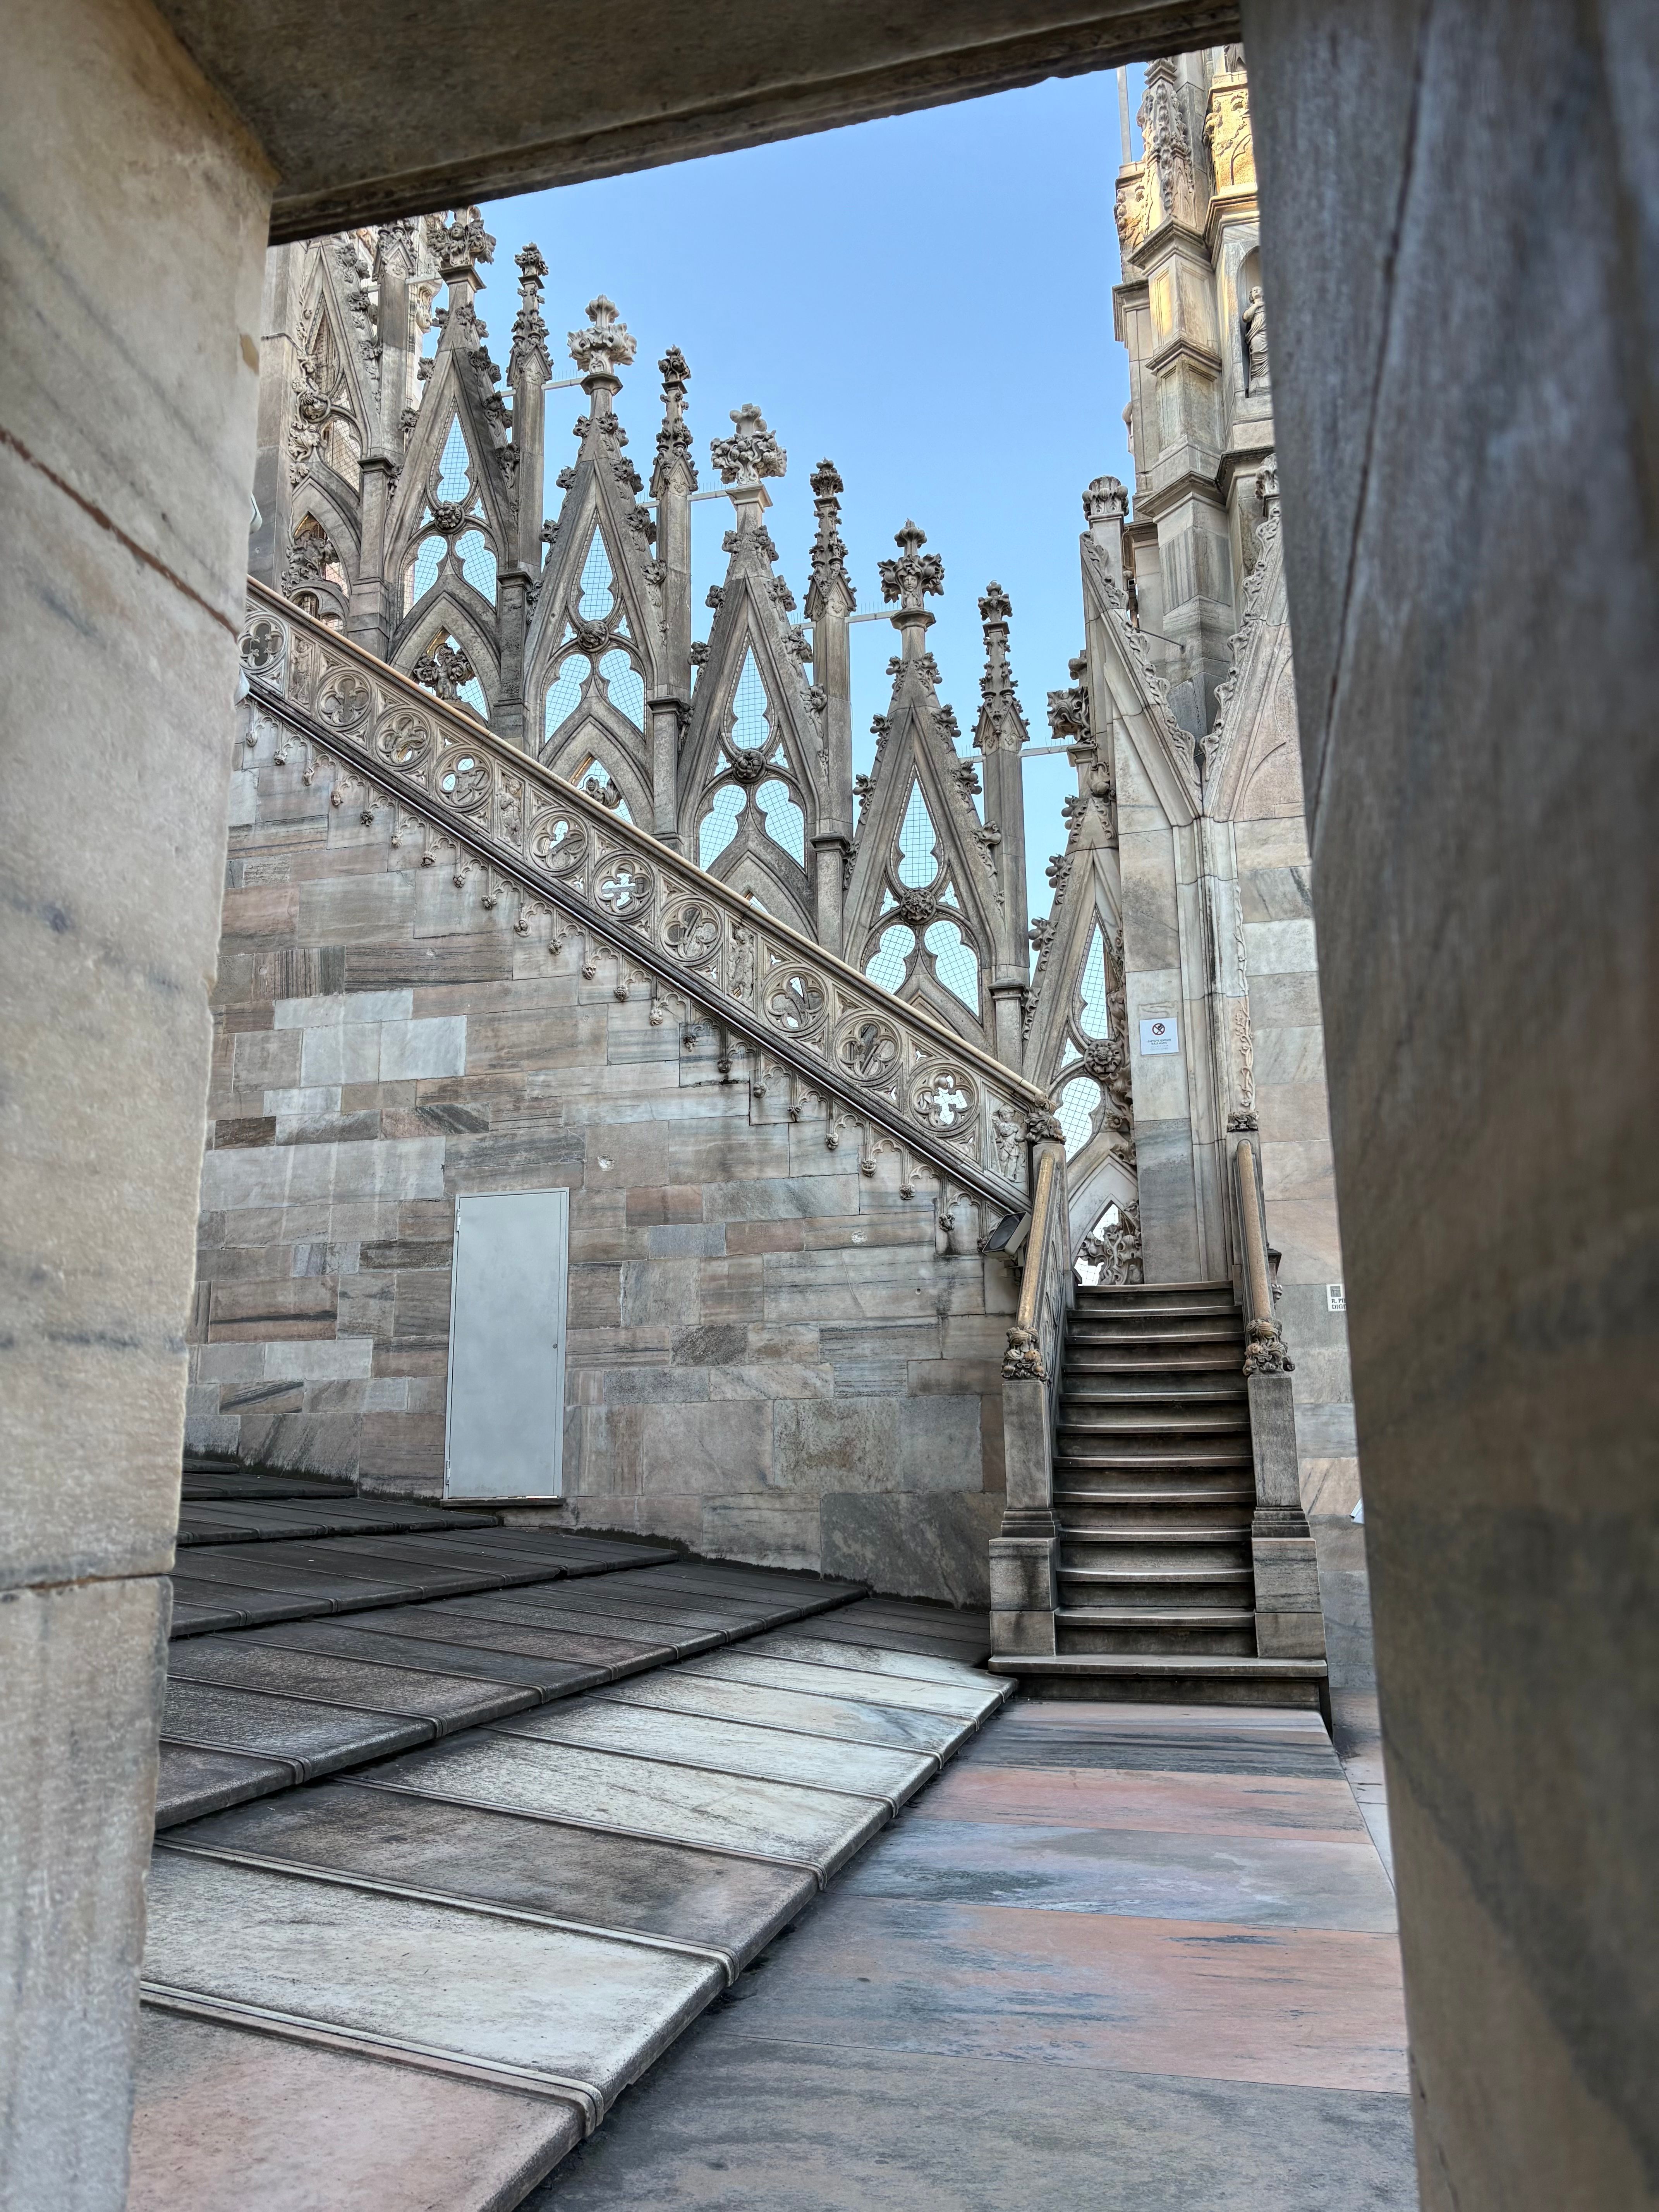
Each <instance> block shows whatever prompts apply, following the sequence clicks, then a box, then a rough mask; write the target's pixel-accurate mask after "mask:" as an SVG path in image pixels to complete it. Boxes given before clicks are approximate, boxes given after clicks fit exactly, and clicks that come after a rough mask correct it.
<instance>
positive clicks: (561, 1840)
mask: <svg viewBox="0 0 1659 2212" xmlns="http://www.w3.org/2000/svg"><path fill="white" fill-rule="evenodd" d="M188 1840H189V1841H190V1842H191V1843H195V1844H208V1845H211V1846H213V1847H214V1848H216V1849H218V1850H234V1851H239V1852H243V1853H249V1854H252V1855H253V1856H255V1857H264V1858H273V1859H282V1860H285V1861H288V1862H289V1863H292V1864H297V1865H301V1866H312V1867H317V1868H320V1869H326V1870H329V1871H332V1872H335V1873H346V1874H360V1875H368V1876H370V1877H372V1878H374V1879H375V1880H377V1881H392V1882H401V1883H404V1884H405V1885H406V1886H408V1887H410V1888H414V1889H420V1890H426V1891H431V1892H440V1893H443V1894H445V1895H447V1896H451V1897H461V1898H474V1899H480V1900H482V1901H483V1902H485V1903H489V1904H496V1905H513V1906H516V1907H518V1908H519V1909H520V1910H522V1911H530V1912H541V1913H545V1914H547V1915H549V1916H550V1917H553V1918H555V1919H560V1920H566V1921H574V1922H577V1923H581V1924H583V1925H585V1926H586V1927H590V1928H600V1929H626V1930H630V1931H632V1932H633V1933H635V1934H636V1935H647V1936H663V1937H665V1938H668V1939H670V1940H672V1941H674V1942H682V1943H690V1944H700V1945H703V1946H705V1947H710V1948H714V1949H717V1950H719V1951H720V1953H721V1954H723V1955H725V1956H726V1958H728V1959H729V1960H732V1962H733V1965H734V1966H744V1965H746V1964H747V1963H748V1961H749V1960H750V1959H751V1958H753V1957H754V1955H755V1954H756V1953H757V1951H759V1950H761V1949H762V1948H763V1946H764V1945H765V1944H766V1943H767V1942H769V1940H770V1939H771V1938H772V1937H773V1936H775V1935H776V1934H777V1933H778V1931H779V1930H780V1929H781V1928H784V1927H787V1924H788V1923H789V1922H790V1921H792V1920H793V1919H794V1918H795V1917H796V1916H797V1915H798V1914H799V1913H800V1912H801V1911H803V1910H804V1909H805V1906H806V1905H809V1904H810V1903H811V1901H812V1899H814V1898H816V1897H817V1881H816V1879H815V1878H814V1876H813V1875H811V1874H809V1873H807V1872H805V1870H804V1869H799V1868H790V1867H779V1866H768V1865H765V1864H763V1863H761V1862H760V1861H758V1860H756V1859H749V1858H742V1857H737V1856H736V1855H734V1854H733V1853H732V1852H729V1851H720V1850H712V1849H709V1850H696V1849H693V1848H692V1847H690V1845H687V1844H666V1843H661V1842H657V1841H653V1840H651V1839H649V1838H643V1837H637V1836H617V1835H611V1834H608V1833H606V1832H605V1831H604V1830H601V1829H595V1828H585V1827H580V1826H571V1825H563V1826H561V1825H559V1824H557V1823H555V1822H553V1821H550V1820H524V1819H521V1818H520V1817H519V1816H517V1815H516V1814H511V1813H499V1812H485V1811H483V1810H482V1809H480V1808H476V1807H471V1806H465V1805H451V1804H445V1803H441V1802H437V1801H435V1800H431V1799H426V1798H420V1797H411V1796H408V1795H406V1794H405V1793H404V1792H402V1791H392V1790H378V1789H375V1788H374V1786H373V1785H372V1784H364V1783H362V1782H359V1781H343V1782H328V1783H323V1784H319V1785H318V1786H317V1787H316V1788H315V1789H313V1790H295V1791H290V1792H289V1793H288V1794H287V1795H286V1796H282V1797H276V1798H269V1799H267V1800H265V1801H264V1802H263V1803H260V1804H256V1805H248V1806H246V1807H244V1808H242V1809H241V1810H240V1811H239V1812H237V1813H234V1814H230V1815H228V1816H226V1817H222V1818H220V1819H216V1820H202V1821H199V1822H197V1824H196V1825H195V1826H193V1827H192V1828H191V1832H190V1835H189V1838H188Z"/></svg>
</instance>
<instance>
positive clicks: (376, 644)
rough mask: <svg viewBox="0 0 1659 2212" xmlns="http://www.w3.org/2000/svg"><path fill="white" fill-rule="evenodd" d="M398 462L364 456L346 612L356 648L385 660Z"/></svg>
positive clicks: (380, 455)
mask: <svg viewBox="0 0 1659 2212" xmlns="http://www.w3.org/2000/svg"><path fill="white" fill-rule="evenodd" d="M396 481H397V463H396V462H395V461H394V460H393V459H392V457H391V455H390V454H389V453H372V454H365V455H364V457H363V465H362V470H361V471H360V474H359V482H360V483H361V486H362V489H361V492H360V494H359V498H360V501H361V505H360V508H359V512H360V513H361V515H362V527H361V535H360V538H359V547H360V550H359V552H358V556H357V575H356V581H355V582H354V583H353V585H352V587H351V602H350V605H349V608H348V609H347V612H346V635H347V636H348V637H349V638H350V640H351V641H352V643H353V644H354V645H360V646H362V648H363V651H364V652H365V653H373V654H374V657H375V659H377V660H384V659H386V653H387V652H388V651H389V649H390V647H391V643H392V623H391V619H390V613H391V611H390V609H389V608H388V607H387V605H386V521H387V518H388V515H389V513H390V510H391V506H392V485H393V484H394V483H395V482H396Z"/></svg>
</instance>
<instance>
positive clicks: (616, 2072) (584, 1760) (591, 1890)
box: [127, 1565, 1014, 2212]
mask: <svg viewBox="0 0 1659 2212" xmlns="http://www.w3.org/2000/svg"><path fill="white" fill-rule="evenodd" d="M651 1572H652V1573H654V1574H656V1575H657V1576H658V1579H659V1581H660V1580H661V1578H662V1576H661V1571H656V1570H653V1571H651ZM680 1580H681V1583H683V1584H684V1585H685V1586H688V1587H689V1586H690V1585H691V1584H692V1583H696V1581H697V1577H696V1573H695V1571H693V1570H691V1569H690V1567H689V1565H688V1566H686V1567H684V1568H683V1569H682V1571H681V1573H680ZM782 1585H787V1592H789V1593H793V1595H794V1597H795V1599H796V1600H797V1604H798V1609H799V1610H800V1611H801V1612H802V1613H803V1614H804V1616H805V1617H804V1618H803V1620H800V1621H799V1622H798V1623H797V1625H796V1626H795V1627H793V1628H792V1629H791V1630H790V1631H789V1632H788V1633H787V1634H782V1635H779V1634H771V1633H767V1634H761V1635H758V1636H752V1637H751V1640H749V1641H746V1642H745V1643H744V1644H742V1646H741V1648H740V1649H732V1650H722V1651H720V1652H718V1653H714V1654H711V1655H709V1656H707V1657H701V1658H695V1659H692V1660H690V1661H688V1662H684V1663H683V1664H681V1665H679V1666H676V1667H672V1668H660V1669H657V1670H654V1671H653V1672H650V1673H647V1674H635V1675H633V1676H632V1677H630V1678H629V1679H628V1680H625V1681H623V1682H617V1683H611V1684H607V1685H605V1686H602V1687H599V1686H596V1687H593V1688H591V1689H589V1690H587V1691H586V1692H585V1693H583V1694H580V1695H576V1696H570V1695H565V1696H563V1697H562V1698H561V1699H559V1700H558V1701H557V1702H555V1703H544V1704H541V1705H538V1706H535V1707H533V1708H532V1707H529V1706H526V1707H524V1708H522V1709H520V1711H516V1712H513V1713H510V1714H506V1715H501V1716H498V1717H495V1719H493V1720H492V1721H491V1722H489V1723H488V1724H487V1725H473V1726H471V1727H468V1728H466V1729H465V1730H463V1731H462V1732H459V1733H455V1734H452V1735H449V1736H447V1739H446V1740H445V1741H442V1742H441V1743H434V1744H431V1745H429V1746H428V1747H423V1748H418V1749H414V1750H411V1751H410V1752H407V1753H403V1754H401V1755H398V1756H394V1757H392V1759H389V1760H388V1761H386V1763H384V1764H381V1765H377V1766H376V1767H375V1768H374V1769H373V1770H372V1771H370V1772H368V1773H365V1774H363V1775H362V1776H361V1777H357V1778H351V1779H343V1778H335V1779H329V1780H323V1781H319V1782H314V1783H313V1784H311V1786H309V1787H307V1788H306V1789H303V1790H292V1789H291V1790H286V1791H285V1792H283V1794H282V1795H280V1796H270V1797H267V1798H265V1799H264V1801H263V1802H258V1803H247V1804H243V1805H241V1806H240V1807H238V1808H236V1809H234V1810H232V1811H226V1812H222V1813H219V1814H213V1815H210V1816H208V1817H204V1818H202V1819H198V1820H194V1821H192V1822H191V1823H190V1824H189V1825H188V1826H184V1827H178V1828H173V1829H172V1830H170V1831H169V1832H167V1834H166V1835H164V1836H163V1837H161V1838H159V1839H158V1846H157V1850H156V1854H155V1862H154V1864H153V1866H152V1869H151V1875H150V1881H149V1900H148V1904H149V1911H148V1923H149V1928H148V1942H147V1948H146V1954H145V1960H144V1968H143V1986H142V1998H143V2033H142V2038H141V2047H140V2064H139V2085H138V2095H137V2114H136V2117H135V2122H134V2128H133V2137H132V2145H133V2148H132V2179H131V2191H130V2194H129V2196H128V2198H127V2203H128V2207H129V2212H220V2208H222V2207H225V2206H228V2205H232V2204H235V2205H243V2204H254V2203H258V2205H260V2206H261V2207H264V2208H268V2212H298V2208H300V2207H301V2206H303V2207H307V2208H312V2207H317V2206H321V2205H325V2204H327V2205H334V2204H340V2205H345V2204H384V2205H391V2204H394V2203H395V2204H404V2203H408V2204H415V2203H420V2204H431V2205H437V2204H440V2203H441V2204H442V2205H443V2207H444V2208H445V2212H502V2208H505V2207H507V2206H510V2205H512V2204H514V2203H519V2202H520V2200H521V2199H522V2197H524V2196H525V2195H526V2192H527V2191H529V2190H530V2189H531V2188H532V2187H533V2186H534V2185H536V2184H537V2183H538V2180H539V2179H541V2177H542V2176H543V2175H544V2174H545V2173H546V2172H549V2171H550V2169H551V2168H552V2167H553V2166H555V2165H556V2163H557V2161H558V2160H559V2159H561V2158H562V2156H563V2155H564V2154H566V2153H567V2152H568V2151H569V2150H571V2149H573V2148H575V2146H576V2145H577V2144H578V2143H579V2142H581V2140H582V2139H583V2138H584V2136H586V2135H588V2134H591V2133H592V2130H593V2129H594V2128H595V2127H596V2126H597V2125H598V2124H599V2123H600V2122H601V2120H602V2119H603V2118H604V2116H605V2112H607V2111H608V2110H609V2108H610V2106H611V2104H612V2103H613V2102H614V2100H615V2099H616V2098H617V2096H618V2095H619V2094H620V2093H621V2092H622V2090H623V2088H625V2087H627V2086H628V2085H629V2083H630V2082H632V2081H636V2080H637V2079H638V2078H639V2077H640V2075H641V2074H642V2073H644V2072H645V2071H646V2070H647V2068H648V2067H649V2066H651V2065H652V2064H653V2063H654V2061H655V2060H656V2059H657V2058H658V2057H660V2056H661V2054H662V2053H663V2052H664V2051H666V2050H667V2049H668V2048H669V2047H670V2046H671V2045H672V2043H673V2042H674V2040H675V2039H676V2038H677V2037H678V2035H679V2034H680V2033H682V2032H683V2031H684V2029H685V2027H688V2026H689V2025H690V2022H691V2021H693V2020H695V2019H696V2016H697V2015H698V2014H699V2013H700V2012H702V2009H703V2008H704V2007H705V2006H707V2005H708V2003H709V2002H711V2001H712V2000H713V1999H714V1998H715V1997H717V1996H720V1995H721V1994H722V1993H723V1992H724V1991H725V1990H726V1989H727V1988H729V1987H730V1986H731V1984H732V1983H733V1982H734V1981H735V1980H736V1979H737V1978H738V1975H739V1974H740V1973H741V1972H743V1970H744V1968H745V1967H746V1966H748V1965H749V1963H750V1961H751V1960H753V1959H755V1958H756V1957H757V1954H759V1953H760V1952H761V1951H762V1950H763V1948H764V1946H765V1945H766V1944H767V1943H768V1942H770V1941H771V1940H772V1939H773V1937H775V1936H777V1935H778V1934H779V1933H781V1931H782V1929H785V1928H787V1926H788V1925H789V1924H790V1923H792V1922H793V1920H795V1919H796V1918H797V1917H799V1915H800V1913H801V1912H802V1911H805V1909H806V1908H807V1907H808V1906H809V1905H811V1902H812V1900H813V1899H814V1898H815V1897H816V1896H817V1894H818V1893H819V1892H820V1890H821V1889H822V1888H823V1887H824V1885H825V1884H826V1883H827V1882H828V1881H829V1880H830V1879H832V1878H833V1876H834V1875H836V1873H837V1872H838V1871H839V1869H841V1868H842V1867H843V1866H845V1865H846V1864H847V1863H848V1861H849V1860H850V1859H851V1858H852V1857H854V1855H855V1854H856V1853H857V1852H858V1851H859V1850H860V1849H862V1847H863V1846H864V1844H866V1842H867V1841H868V1840H870V1838H872V1837H873V1836H874V1835H875V1834H877V1833H878V1832H879V1831H880V1830H881V1829H882V1828H883V1827H884V1826H885V1825H886V1823H887V1822H888V1821H889V1820H891V1818H892V1817H893V1814H894V1811H895V1810H896V1808H897V1807H898V1806H899V1805H902V1804H903V1803H904V1802H907V1801H908V1798H909V1797H910V1796H913V1795H914V1793H915V1790H918V1789H920V1788H921V1786H922V1785H923V1784H925V1783H926V1782H927V1781H928V1780H929V1779H930V1778H932V1777H933V1775H935V1774H937V1773H938V1772H939V1770H940V1767H941V1766H942V1765H943V1764H944V1763H945V1761H946V1760H948V1759H951V1757H952V1756H953V1755H954V1754H955V1753H956V1751H957V1748H958V1747H960V1746H961V1745H962V1744H963V1742H965V1741H968V1740H969V1739H970V1738H971V1737H972V1735H974V1734H975V1731H976V1730H977V1729H978V1728H979V1727H980V1725H981V1723H983V1722H984V1721H985V1720H986V1719H987V1718H988V1717H990V1715H991V1714H993V1713H994V1712H995V1711H998V1710H999V1709H1000V1706H1001V1705H1003V1704H1004V1702H1005V1701H1006V1699H1009V1698H1010V1697H1011V1696H1012V1694H1013V1690H1014V1685H1013V1684H1012V1682H1006V1681H1000V1680H995V1679H994V1678H992V1677H990V1676H987V1674H983V1673H981V1671H980V1670H979V1669H978V1668H975V1667H974V1666H971V1665H969V1664H968V1663H967V1662H965V1661H964V1660H963V1658H961V1657H957V1656H938V1655H936V1654H930V1653H924V1652H918V1651H913V1650H910V1649H908V1644H909V1643H910V1642H914V1641H920V1640H931V1641H932V1642H933V1643H935V1644H939V1645H943V1646H945V1647H947V1650H979V1649H982V1648H983V1647H984V1644H985V1642H986V1620H985V1616H984V1615H983V1614H979V1615H975V1616H967V1615H954V1616H953V1615H951V1614H949V1613H947V1612H945V1611H944V1610H943V1609H941V1608H939V1607H903V1606H899V1605H896V1604H893V1603H890V1602H889V1601H881V1602H879V1603H874V1602H872V1603H868V1604H866V1603H865V1602H864V1601H860V1599H859V1598H858V1596H857V1593H856V1589H855V1587H853V1588H849V1586H848V1585H833V1584H825V1583H817V1582H816V1581H815V1580H814V1579H813V1578H809V1577H766V1576H762V1575H760V1574H758V1572H757V1577H756V1579H755V1582H754V1583H753V1584H752V1585H751V1586H750V1587H751V1588H752V1589H754V1590H755V1591H756V1592H757V1594H758V1595H757V1604H759V1605H760V1606H761V1607H765V1606H767V1605H769V1604H771V1603H772V1601H773V1600H774V1597H775V1595H777V1594H778V1592H779V1589H780V1586H782ZM700 1587H701V1588H702V1589H706V1590H708V1591H711V1592H720V1593H724V1594H725V1595H728V1596H734V1595H737V1593H738V1591H739V1590H740V1589H742V1588H743V1585H742V1584H741V1583H738V1582H737V1581H736V1579H735V1578H734V1577H733V1576H732V1573H731V1571H729V1570H722V1571H720V1574H719V1576H718V1577H715V1576H714V1575H711V1576H710V1577H708V1579H707V1581H706V1582H705V1583H702V1584H701V1585H700ZM815 1606H817V1607H834V1608H835V1609H836V1616H839V1615H841V1614H842V1613H844V1615H845V1617H846V1619H847V1620H850V1621H851V1622H852V1623H853V1625H854V1627H855V1629H856V1630H857V1632H858V1633H859V1634H860V1636H861V1637H863V1638H867V1639H870V1640H869V1641H867V1642H865V1643H862V1644H849V1643H842V1642H833V1641H828V1640H823V1639H822V1638H818V1637H817V1636H816V1635H815V1634H814V1633H813V1631H814V1628H815V1627H816V1626H817V1624H818V1623H819V1622H820V1621H821V1620H823V1613H822V1612H821V1611H814V1610H813V1607H815ZM750 1610H751V1613H752V1611H753V1610H754V1608H753V1607H751V1608H750ZM886 1615H892V1616H894V1617H895V1618H896V1620H897V1621H898V1623H899V1624H900V1626H898V1627H896V1629H895V1630H894V1633H895V1634H896V1635H898V1636H901V1637H902V1638H904V1639H905V1643H906V1645H907V1648H904V1649H896V1648H891V1647H890V1646H884V1644H882V1643H881V1641H880V1638H881V1637H882V1636H883V1633H884V1627H883V1617H884V1616H886ZM374 1618H375V1619H376V1620H384V1619H385V1616H383V1615H380V1616H374ZM306 1627H307V1633H310V1632H313V1631H314V1629H315V1628H318V1627H320V1628H323V1629H326V1630H327V1631H329V1632H331V1633H332V1634H334V1635H335V1636H340V1635H343V1634H347V1633H350V1632H355V1631H353V1630H350V1629H348V1628H347V1627H346V1626H344V1625H343V1624H337V1623H335V1622H327V1623H324V1624H307V1625H306ZM261 1633H262V1635H263V1633H264V1632H261ZM225 1640H226V1641H227V1642H228V1641H231V1640H232V1639H225ZM236 1640H239V1641H241V1642H243V1643H251V1641H252V1639H251V1638H242V1639H236ZM197 1648H198V1649H199V1640H198V1644H197ZM264 1648H270V1649H274V1648H276V1647H275V1646H271V1645H269V1644H266V1645H265V1647H264Z"/></svg>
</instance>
